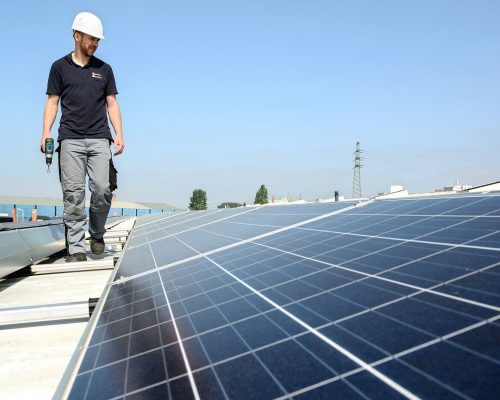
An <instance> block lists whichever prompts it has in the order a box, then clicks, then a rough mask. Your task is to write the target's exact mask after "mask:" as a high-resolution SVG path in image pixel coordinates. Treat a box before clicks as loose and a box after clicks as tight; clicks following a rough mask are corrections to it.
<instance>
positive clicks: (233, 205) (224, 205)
mask: <svg viewBox="0 0 500 400" xmlns="http://www.w3.org/2000/svg"><path fill="white" fill-rule="evenodd" d="M242 205H243V204H240V203H234V202H230V201H229V202H225V203H220V204H219V205H218V206H217V208H236V207H241V206H242Z"/></svg>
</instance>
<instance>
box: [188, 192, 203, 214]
mask: <svg viewBox="0 0 500 400" xmlns="http://www.w3.org/2000/svg"><path fill="white" fill-rule="evenodd" d="M189 209H190V210H193V211H194V210H206V209H207V192H205V191H204V190H201V189H194V190H193V195H192V196H191V202H190V203H189Z"/></svg>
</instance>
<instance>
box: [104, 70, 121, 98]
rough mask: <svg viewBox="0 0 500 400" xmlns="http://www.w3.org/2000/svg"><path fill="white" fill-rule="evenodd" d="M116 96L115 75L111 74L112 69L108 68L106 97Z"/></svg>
mask: <svg viewBox="0 0 500 400" xmlns="http://www.w3.org/2000/svg"><path fill="white" fill-rule="evenodd" d="M112 94H118V90H117V89H116V82H115V75H114V74H113V69H112V68H111V67H110V66H108V76H107V79H106V96H109V95H112Z"/></svg>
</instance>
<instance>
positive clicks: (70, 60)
mask: <svg viewBox="0 0 500 400" xmlns="http://www.w3.org/2000/svg"><path fill="white" fill-rule="evenodd" d="M72 29H73V39H74V41H75V50H74V51H73V52H72V53H70V54H68V55H67V56H65V57H63V58H61V59H60V60H57V61H56V62H55V63H54V64H52V68H51V70H50V74H49V80H48V85H47V95H48V99H47V104H46V105H45V111H44V115H43V133H42V140H41V143H40V144H41V149H42V151H45V139H46V138H50V137H51V134H50V130H51V128H52V125H53V123H54V120H55V118H56V114H57V108H58V104H59V100H61V111H62V116H61V122H60V127H59V136H58V142H59V145H60V148H59V151H60V154H59V169H60V177H61V186H62V190H63V199H64V214H63V219H64V224H65V227H66V241H67V247H68V252H69V261H70V262H74V261H86V260H87V257H86V255H85V225H86V215H85V181H86V176H87V175H88V177H89V190H90V192H91V199H90V212H89V233H90V236H91V240H90V248H91V250H92V252H93V253H94V254H102V253H103V252H104V240H103V236H104V232H105V228H104V225H105V222H106V218H107V215H108V212H109V208H110V206H111V198H112V194H111V189H110V178H109V172H110V160H111V152H110V148H109V146H110V143H111V141H113V137H112V135H111V131H110V129H109V125H108V116H107V114H109V120H110V121H111V124H112V125H113V129H114V131H115V138H114V146H115V152H114V155H115V156H117V155H119V154H121V153H122V151H123V148H124V142H123V133H122V121H121V113H120V107H119V106H118V102H117V101H116V94H118V91H117V90H116V84H115V78H114V75H113V71H112V69H111V67H110V66H109V65H108V64H106V63H105V62H103V61H101V60H99V59H98V58H96V57H94V52H95V51H96V50H97V47H98V46H99V40H100V39H104V36H103V27H102V23H101V20H100V19H99V18H98V17H97V16H95V15H93V14H91V13H88V12H82V13H80V14H78V15H77V16H76V17H75V20H74V22H73V26H72Z"/></svg>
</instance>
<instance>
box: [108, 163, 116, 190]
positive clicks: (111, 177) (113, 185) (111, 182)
mask: <svg viewBox="0 0 500 400" xmlns="http://www.w3.org/2000/svg"><path fill="white" fill-rule="evenodd" d="M116 174H118V171H117V170H116V168H115V166H114V164H113V159H112V158H110V159H109V188H110V190H111V191H112V192H113V191H114V190H115V189H117V188H118V179H117V176H116Z"/></svg>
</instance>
